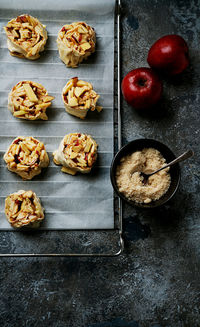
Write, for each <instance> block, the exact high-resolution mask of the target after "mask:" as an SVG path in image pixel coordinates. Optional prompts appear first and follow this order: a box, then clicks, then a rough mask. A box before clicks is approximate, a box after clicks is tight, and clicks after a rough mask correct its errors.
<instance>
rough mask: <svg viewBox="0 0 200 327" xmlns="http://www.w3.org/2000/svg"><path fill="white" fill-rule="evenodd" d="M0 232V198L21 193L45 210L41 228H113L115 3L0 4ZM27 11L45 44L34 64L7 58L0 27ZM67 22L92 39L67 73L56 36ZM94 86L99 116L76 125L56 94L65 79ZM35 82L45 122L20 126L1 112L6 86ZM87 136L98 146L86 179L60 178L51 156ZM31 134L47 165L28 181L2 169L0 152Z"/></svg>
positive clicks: (0, 219)
mask: <svg viewBox="0 0 200 327" xmlns="http://www.w3.org/2000/svg"><path fill="white" fill-rule="evenodd" d="M0 6H1V11H0V33H1V34H0V83H1V84H0V174H1V175H0V229H2V230H5V229H8V230H9V229H12V228H11V227H10V225H9V224H8V222H7V220H6V218H5V215H4V201H5V197H6V196H7V195H8V194H10V193H13V192H16V191H18V190H20V189H24V190H29V189H31V190H33V191H34V192H36V194H37V195H38V196H39V197H40V199H41V202H42V205H43V207H44V208H45V221H44V223H43V225H42V226H41V228H42V229H112V228H114V211H113V190H112V187H111V183H110V177H109V168H110V163H111V160H112V157H113V80H114V71H113V70H114V7H115V1H114V0H101V1H94V0H84V1H83V0H73V1H64V0H57V1H54V0H48V1H47V0H43V1H36V0H34V1H33V0H32V1H26V0H22V1H12V0H3V1H1V2H0ZM24 13H28V14H30V15H32V16H34V17H37V18H38V19H39V20H40V21H41V22H42V23H43V24H45V25H46V27H47V31H48V42H47V44H46V47H45V49H46V50H45V52H44V53H43V54H41V58H40V59H38V60H36V61H29V60H26V59H19V58H17V57H12V56H10V54H9V51H8V49H7V45H6V35H5V33H4V31H3V26H5V25H6V24H7V22H8V21H9V20H10V19H12V18H14V17H16V16H18V15H20V14H24ZM73 21H85V22H87V23H88V24H89V25H91V26H92V27H94V29H95V31H96V35H97V48H96V52H95V53H94V54H93V55H91V57H89V58H88V60H87V61H84V62H83V63H82V64H80V66H79V67H78V68H73V69H72V68H67V67H66V66H65V65H64V63H62V61H61V60H60V59H59V54H58V50H57V45H56V38H57V33H58V31H59V29H60V28H61V27H62V26H63V25H64V24H67V23H71V22H73ZM74 76H78V77H79V78H80V79H83V80H86V81H89V82H91V83H92V84H93V87H94V90H96V91H97V92H98V93H99V94H100V96H101V97H100V100H99V105H102V106H103V111H102V112H101V113H98V112H90V113H89V114H88V116H87V118H86V119H85V120H84V121H82V120H80V119H78V118H76V117H73V116H71V115H69V114H67V113H66V112H65V109H64V105H63V103H62V99H61V90H62V88H63V86H64V85H65V84H66V82H67V81H68V79H70V78H71V77H74ZM26 79H28V80H33V81H36V82H39V83H41V84H42V85H44V87H45V88H46V89H47V90H48V93H49V94H50V95H53V96H54V97H55V100H54V101H53V105H52V106H51V107H50V108H48V109H47V114H48V117H49V120H48V121H34V122H31V121H24V120H20V119H16V118H14V117H13V116H12V115H11V113H10V112H9V111H8V109H7V97H8V93H9V91H10V90H11V88H12V87H13V86H14V85H15V84H16V83H17V82H19V81H20V80H26ZM71 132H83V133H87V134H91V135H92V137H93V138H94V139H95V140H96V141H97V143H98V144H99V151H98V161H97V164H96V167H95V168H94V169H93V171H92V172H91V173H90V174H89V175H81V174H77V175H76V176H70V175H67V174H63V173H62V172H61V171H60V167H59V166H56V165H54V163H53V161H52V152H53V151H54V150H55V149H57V148H58V146H59V143H60V141H61V140H62V138H63V136H64V135H65V134H68V133H71ZM20 135H21V136H33V137H35V138H37V139H39V140H41V141H42V142H44V144H45V147H46V150H47V152H48V153H49V156H50V161H51V162H50V165H49V167H48V168H47V169H46V170H44V171H43V172H42V174H41V175H39V176H37V177H35V178H34V179H33V180H32V181H23V180H22V179H21V177H19V176H18V175H16V174H14V173H11V172H10V171H8V170H7V168H6V164H5V162H4V160H3V155H4V153H5V151H6V149H7V147H8V146H9V145H10V143H11V142H12V140H13V139H14V138H15V137H17V136H20Z"/></svg>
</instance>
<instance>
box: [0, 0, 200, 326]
mask: <svg viewBox="0 0 200 327" xmlns="http://www.w3.org/2000/svg"><path fill="white" fill-rule="evenodd" d="M122 2H123V18H122V73H123V76H124V75H125V74H126V73H127V72H128V71H129V70H131V69H133V68H136V67H140V66H147V63H146V57H147V52H148V49H149V46H150V45H151V44H152V42H154V41H155V40H156V39H157V38H159V37H160V36H162V35H165V34H168V33H178V34H180V35H182V36H183V37H184V38H185V39H186V40H187V42H188V45H189V48H190V58H191V60H190V62H191V64H190V67H189V68H188V69H187V70H186V72H184V73H183V75H182V76H180V77H178V78H173V79H168V80H166V79H165V82H164V86H165V87H164V96H163V100H162V101H161V102H160V103H159V105H158V106H157V108H156V110H154V112H151V113H149V114H139V113H137V112H136V111H134V110H133V109H131V108H130V107H129V106H128V105H127V104H126V103H125V102H124V101H123V103H122V111H123V117H122V118H123V143H126V142H127V141H130V140H132V139H134V138H138V137H152V138H156V139H158V140H161V141H163V142H164V143H166V144H167V145H169V147H170V148H171V149H172V150H173V151H174V152H175V153H176V154H177V155H178V154H180V153H181V152H183V151H184V150H186V149H187V148H189V147H191V148H192V149H193V150H194V151H195V157H194V158H193V159H190V161H188V163H187V164H186V163H185V164H181V168H182V169H181V170H182V181H181V186H180V189H179V191H178V193H177V194H176V196H175V197H174V199H173V200H172V201H171V202H170V203H169V204H168V205H166V206H165V207H163V208H160V209H157V210H154V211H142V210H139V209H133V208H131V207H129V206H128V205H126V206H125V207H124V238H125V251H124V254H123V255H121V256H120V257H118V258H111V259H108V258H107V259H106V258H105V259H69V258H66V259H59V258H58V259H51V258H48V259H44V258H43V259H19V258H18V259H1V260H0V266H1V267H0V268H1V270H0V271H1V273H0V278H1V297H0V326H3V327H19V326H20V327H21V326H27V327H33V326H34V327H35V326H39V327H40V326H43V327H46V326H51V327H66V326H70V327H79V326H80V327H82V326H86V327H161V326H162V327H199V326H200V312H199V304H200V292H199V291H200V287H199V267H200V264H199V257H200V250H199V248H200V237H199V236H200V235H199V234H200V232H199V212H200V208H199V204H200V201H199V200H200V195H199V191H200V190H199V178H200V170H199V151H198V150H199V141H200V139H199V110H200V109H199V108H200V106H199V102H200V101H199V95H200V92H199V84H200V82H199V80H200V78H199V66H200V65H199V58H200V56H199V33H200V22H199V17H200V10H199V8H200V2H199V1H195V0H191V1H189V0H188V1H181V0H176V1H175V0H174V1H172V0H171V1H170V0H159V1H156V0H151V1H150V0H134V1H128V0H123V1H122Z"/></svg>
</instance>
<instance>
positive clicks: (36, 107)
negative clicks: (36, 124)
mask: <svg viewBox="0 0 200 327" xmlns="http://www.w3.org/2000/svg"><path fill="white" fill-rule="evenodd" d="M53 99H54V97H52V96H49V95H48V92H47V90H46V89H45V88H44V86H42V85H41V84H38V83H35V82H32V81H22V82H19V83H17V85H15V86H14V87H13V88H12V91H11V92H10V93H9V95H8V109H9V110H10V111H11V112H12V114H13V116H15V117H17V118H21V119H27V120H36V119H42V120H48V117H47V115H46V109H47V108H48V107H49V106H50V105H51V101H52V100H53Z"/></svg>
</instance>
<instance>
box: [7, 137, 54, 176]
mask: <svg viewBox="0 0 200 327" xmlns="http://www.w3.org/2000/svg"><path fill="white" fill-rule="evenodd" d="M4 160H5V162H6V164H7V168H8V170H10V171H12V172H14V173H16V174H18V175H19V176H21V177H22V178H23V179H28V180H30V179H32V178H33V177H34V176H36V175H38V174H40V173H41V170H42V168H45V167H48V165H49V157H48V154H47V152H46V150H45V147H44V144H43V143H42V142H40V141H38V140H36V139H35V138H33V137H23V136H19V137H17V138H16V139H15V140H14V141H13V142H12V144H11V145H10V146H9V148H8V150H7V152H6V153H5V155H4Z"/></svg>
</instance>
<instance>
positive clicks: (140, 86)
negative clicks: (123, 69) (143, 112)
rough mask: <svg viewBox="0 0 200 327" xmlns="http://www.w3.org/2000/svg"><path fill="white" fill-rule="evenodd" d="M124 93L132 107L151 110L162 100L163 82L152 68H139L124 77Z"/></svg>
mask: <svg viewBox="0 0 200 327" xmlns="http://www.w3.org/2000/svg"><path fill="white" fill-rule="evenodd" d="M122 93H123V96H124V98H125V100H126V101H127V102H128V103H129V104H130V105H131V106H132V107H134V108H136V109H142V108H149V107H152V106H153V105H154V104H156V102H158V100H159V99H160V97H161V94H162V82H161V81H160V79H159V78H158V76H157V74H156V73H155V72H154V71H153V70H152V69H151V68H145V67H142V68H137V69H134V70H131V71H130V72H129V73H128V74H127V75H126V76H125V77H124V79H123V81H122Z"/></svg>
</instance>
